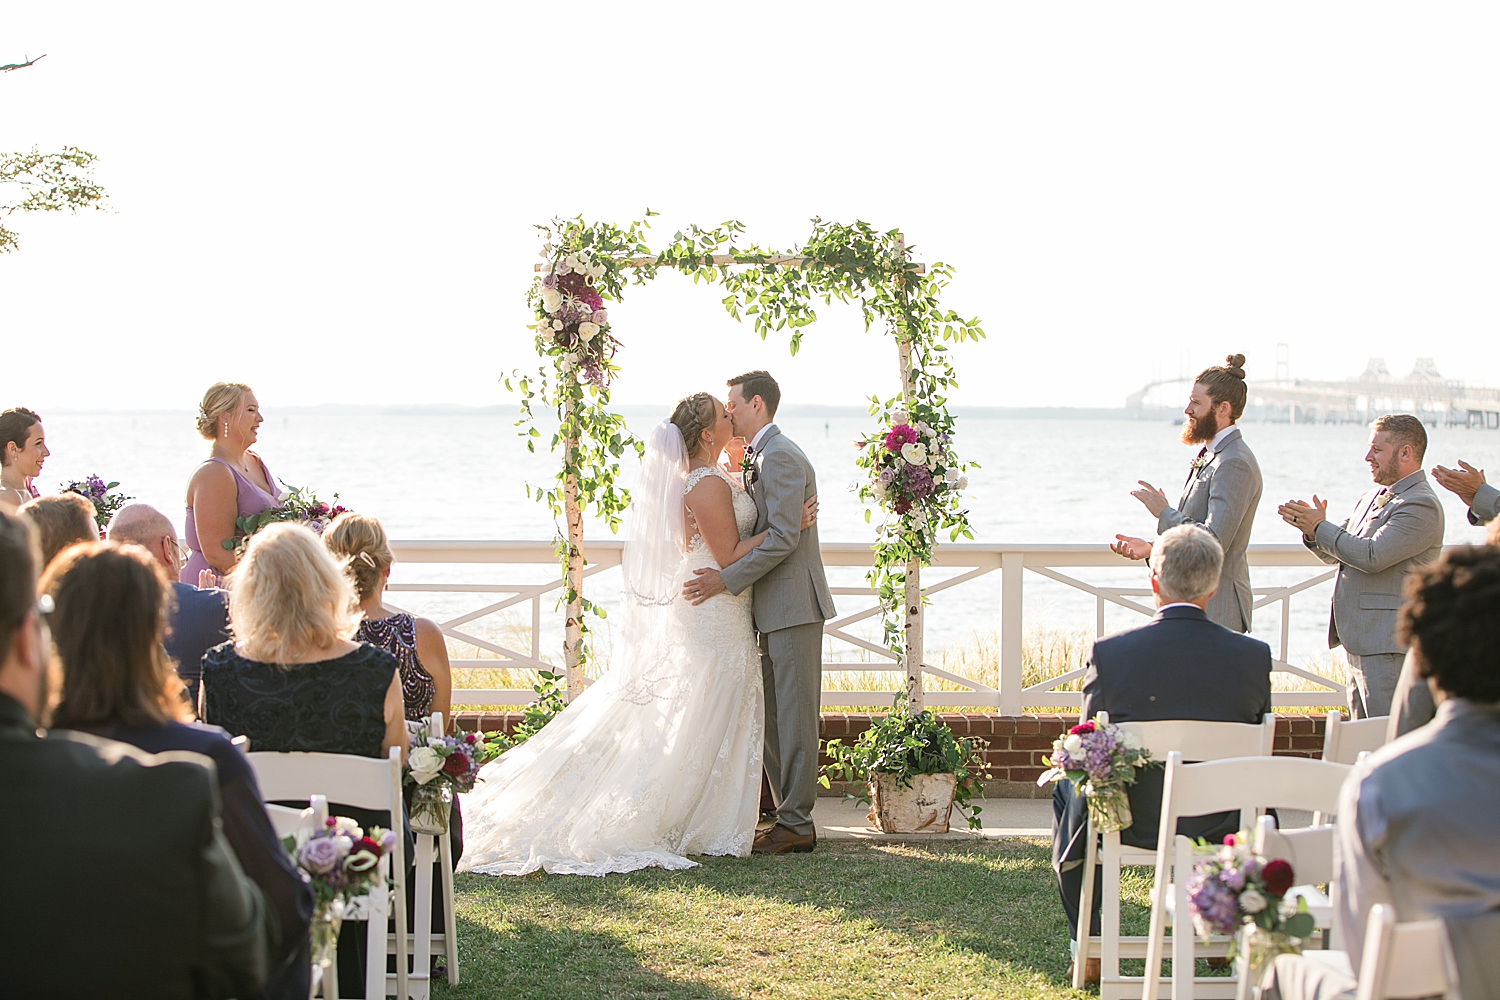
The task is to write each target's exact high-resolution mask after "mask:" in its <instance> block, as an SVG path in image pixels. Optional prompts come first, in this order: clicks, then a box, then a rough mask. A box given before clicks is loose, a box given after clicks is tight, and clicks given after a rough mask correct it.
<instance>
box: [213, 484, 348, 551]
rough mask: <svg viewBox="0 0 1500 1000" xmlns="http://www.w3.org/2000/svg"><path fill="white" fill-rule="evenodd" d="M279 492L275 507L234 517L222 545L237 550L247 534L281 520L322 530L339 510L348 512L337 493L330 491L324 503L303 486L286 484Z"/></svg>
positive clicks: (246, 539)
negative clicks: (228, 533)
mask: <svg viewBox="0 0 1500 1000" xmlns="http://www.w3.org/2000/svg"><path fill="white" fill-rule="evenodd" d="M281 485H282V486H284V487H286V488H285V490H284V491H283V492H282V494H281V496H279V497H277V504H276V506H275V507H267V508H266V509H265V510H263V511H259V512H258V513H255V514H250V515H247V516H245V517H240V518H236V519H235V522H234V529H235V530H234V534H233V535H232V536H230V537H229V538H226V539H224V548H225V549H227V550H228V551H230V552H238V551H239V550H240V549H242V548H244V547H245V543H246V542H247V541H249V540H250V536H251V535H253V534H255V533H256V532H257V531H259V530H260V529H262V528H264V527H265V526H266V525H268V524H277V523H278V522H281V521H295V522H297V523H298V524H305V525H306V526H307V527H309V528H311V529H312V530H313V531H315V532H317V533H318V534H320V535H321V534H322V533H323V529H325V528H327V527H328V525H329V524H331V523H332V522H333V519H334V518H336V517H338V516H339V515H340V514H344V513H347V512H348V508H347V507H344V506H341V505H340V504H338V503H337V500H338V498H339V495H338V494H337V493H335V494H334V495H333V499H334V501H335V502H334V503H332V504H328V503H324V502H323V501H321V500H319V499H318V498H317V496H315V495H314V494H313V491H312V490H311V489H309V488H308V487H306V486H287V485H286V483H282V484H281Z"/></svg>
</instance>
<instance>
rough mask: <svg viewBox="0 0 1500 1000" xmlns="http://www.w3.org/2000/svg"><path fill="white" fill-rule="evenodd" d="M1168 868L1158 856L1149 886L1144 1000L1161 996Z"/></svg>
mask: <svg viewBox="0 0 1500 1000" xmlns="http://www.w3.org/2000/svg"><path fill="white" fill-rule="evenodd" d="M1162 854H1165V852H1162ZM1170 868H1171V858H1169V857H1164V856H1161V855H1158V857H1157V859H1156V877H1155V879H1154V880H1153V881H1152V886H1151V927H1150V929H1149V930H1148V931H1147V932H1146V982H1145V983H1144V986H1143V989H1144V992H1143V993H1142V997H1143V998H1144V1000H1158V998H1159V997H1160V995H1161V958H1162V955H1161V952H1162V945H1163V943H1164V942H1163V940H1162V939H1163V937H1164V935H1165V931H1166V923H1167V890H1168V888H1169V883H1168V881H1167V872H1168V871H1169V870H1170Z"/></svg>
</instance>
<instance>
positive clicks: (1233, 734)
mask: <svg viewBox="0 0 1500 1000" xmlns="http://www.w3.org/2000/svg"><path fill="white" fill-rule="evenodd" d="M1098 714H1099V716H1100V717H1101V719H1102V721H1104V722H1108V721H1109V713H1108V712H1100V713H1098ZM1119 725H1120V728H1122V729H1124V730H1125V731H1126V732H1127V733H1129V734H1130V735H1131V737H1132V738H1134V739H1135V741H1136V742H1137V743H1138V744H1140V745H1141V746H1143V747H1145V748H1146V749H1148V750H1150V751H1151V756H1152V758H1153V759H1155V760H1165V759H1166V756H1167V754H1168V753H1169V752H1171V751H1173V750H1180V751H1181V752H1182V753H1183V754H1184V756H1185V757H1186V759H1188V760H1220V759H1222V758H1226V757H1254V756H1257V755H1259V756H1266V757H1269V756H1270V755H1271V751H1272V749H1273V748H1274V747H1275V744H1276V717H1275V716H1274V715H1270V714H1267V715H1266V716H1265V717H1264V718H1263V719H1262V720H1261V722H1260V724H1259V725H1251V724H1247V723H1241V722H1198V721H1196V720H1191V719H1186V720H1172V721H1166V722H1122V723H1120V724H1119ZM1103 840H1104V845H1103V851H1102V854H1103V858H1102V860H1103V872H1102V877H1103V880H1104V882H1103V893H1102V896H1103V901H1102V906H1101V907H1100V914H1099V932H1100V933H1099V937H1092V936H1090V935H1089V929H1090V923H1091V922H1092V916H1091V914H1092V911H1093V907H1092V901H1093V898H1094V867H1095V865H1097V864H1099V862H1100V853H1101V852H1100V850H1099V845H1098V838H1097V837H1096V836H1095V834H1094V832H1093V831H1092V830H1090V831H1089V832H1088V836H1087V838H1086V842H1085V844H1086V846H1085V854H1084V861H1083V886H1082V889H1081V894H1080V896H1079V899H1078V914H1079V916H1078V942H1077V944H1078V947H1077V959H1076V961H1075V962H1074V963H1073V987H1074V988H1075V989H1082V988H1083V985H1084V982H1083V981H1084V966H1085V965H1086V964H1087V960H1088V959H1090V958H1094V957H1096V956H1097V957H1098V958H1099V959H1100V963H1099V964H1100V969H1099V972H1100V976H1099V996H1100V998H1101V1000H1123V998H1125V997H1138V996H1140V991H1141V983H1142V979H1141V977H1139V976H1122V975H1120V960H1121V959H1122V958H1145V957H1146V939H1145V937H1122V936H1121V934H1120V866H1121V865H1155V864H1156V852H1155V851H1147V850H1142V849H1140V848H1136V847H1130V846H1128V845H1125V844H1122V843H1120V835H1119V833H1106V834H1104V835H1103ZM1227 951H1228V944H1227V943H1218V944H1216V945H1214V946H1213V950H1212V951H1206V952H1205V954H1215V953H1217V954H1224V953H1225V952H1227Z"/></svg>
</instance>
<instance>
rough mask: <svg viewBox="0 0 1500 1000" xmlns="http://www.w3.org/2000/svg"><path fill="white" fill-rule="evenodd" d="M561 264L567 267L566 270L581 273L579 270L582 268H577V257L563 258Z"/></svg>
mask: <svg viewBox="0 0 1500 1000" xmlns="http://www.w3.org/2000/svg"><path fill="white" fill-rule="evenodd" d="M563 263H564V264H565V265H567V267H568V270H570V271H581V270H583V268H581V267H579V266H578V258H577V257H572V256H568V257H564V258H563Z"/></svg>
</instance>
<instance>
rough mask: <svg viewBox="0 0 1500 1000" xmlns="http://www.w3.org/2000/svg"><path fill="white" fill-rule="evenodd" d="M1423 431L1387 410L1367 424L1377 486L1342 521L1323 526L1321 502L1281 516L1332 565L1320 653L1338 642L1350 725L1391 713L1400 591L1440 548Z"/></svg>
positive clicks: (1400, 648) (1401, 648)
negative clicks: (1348, 681)
mask: <svg viewBox="0 0 1500 1000" xmlns="http://www.w3.org/2000/svg"><path fill="white" fill-rule="evenodd" d="M1426 452H1427V429H1426V428H1425V427H1423V426H1422V421H1420V420H1418V419H1417V418H1416V417H1414V416H1411V415H1409V414H1405V413H1398V414H1387V415H1386V416H1383V417H1380V418H1379V419H1377V420H1376V421H1375V423H1374V424H1372V425H1371V433H1370V450H1369V451H1368V452H1366V453H1365V461H1366V462H1368V463H1370V477H1371V478H1372V479H1374V480H1375V484H1376V485H1377V486H1378V487H1379V488H1378V489H1374V490H1370V491H1369V492H1368V493H1366V494H1364V495H1363V496H1361V497H1360V498H1359V500H1358V502H1356V503H1355V505H1354V512H1353V513H1352V514H1350V515H1349V517H1348V518H1347V519H1345V521H1344V523H1343V524H1342V525H1334V523H1333V522H1332V521H1329V520H1328V501H1327V500H1319V499H1318V497H1317V495H1316V494H1315V495H1314V496H1313V498H1312V503H1310V504H1309V503H1306V502H1304V501H1301V500H1292V501H1289V502H1287V503H1284V504H1282V505H1281V507H1280V508H1279V512H1280V514H1281V516H1282V518H1283V519H1284V520H1285V521H1286V522H1287V523H1288V524H1290V525H1292V526H1293V527H1296V528H1298V529H1299V530H1300V531H1301V532H1302V543H1303V544H1304V545H1306V546H1307V547H1308V548H1309V549H1311V550H1312V551H1313V553H1314V554H1316V555H1317V557H1318V558H1319V559H1322V560H1323V561H1324V562H1326V563H1329V564H1330V565H1335V566H1338V568H1339V570H1338V578H1337V580H1336V582H1335V583H1334V586H1333V611H1332V613H1331V614H1330V615H1329V618H1328V647H1329V648H1330V649H1332V648H1333V647H1335V646H1339V645H1342V646H1343V647H1344V653H1345V655H1346V656H1347V657H1348V660H1349V672H1350V673H1351V674H1352V675H1353V678H1354V685H1353V686H1352V687H1351V688H1350V690H1349V709H1350V711H1351V712H1352V713H1353V715H1354V717H1355V718H1356V719H1366V718H1373V717H1376V716H1382V715H1390V714H1391V702H1392V698H1393V696H1394V694H1395V690H1396V679H1397V677H1398V675H1399V674H1400V672H1401V661H1402V660H1403V659H1405V657H1406V646H1405V644H1404V643H1402V642H1401V640H1400V638H1399V637H1398V636H1397V634H1396V619H1397V616H1398V613H1399V612H1400V610H1401V602H1402V586H1403V585H1404V583H1405V581H1406V574H1407V573H1408V572H1410V571H1411V570H1412V569H1414V568H1416V567H1418V566H1423V565H1426V564H1427V563H1430V562H1433V561H1434V560H1436V559H1437V558H1438V556H1440V555H1441V554H1442V551H1443V528H1444V523H1443V505H1442V504H1441V503H1440V502H1439V501H1438V498H1437V494H1436V493H1434V492H1433V491H1432V487H1431V486H1429V485H1428V484H1427V475H1426V473H1424V472H1423V471H1422V457H1423V456H1424V455H1425V454H1426Z"/></svg>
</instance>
